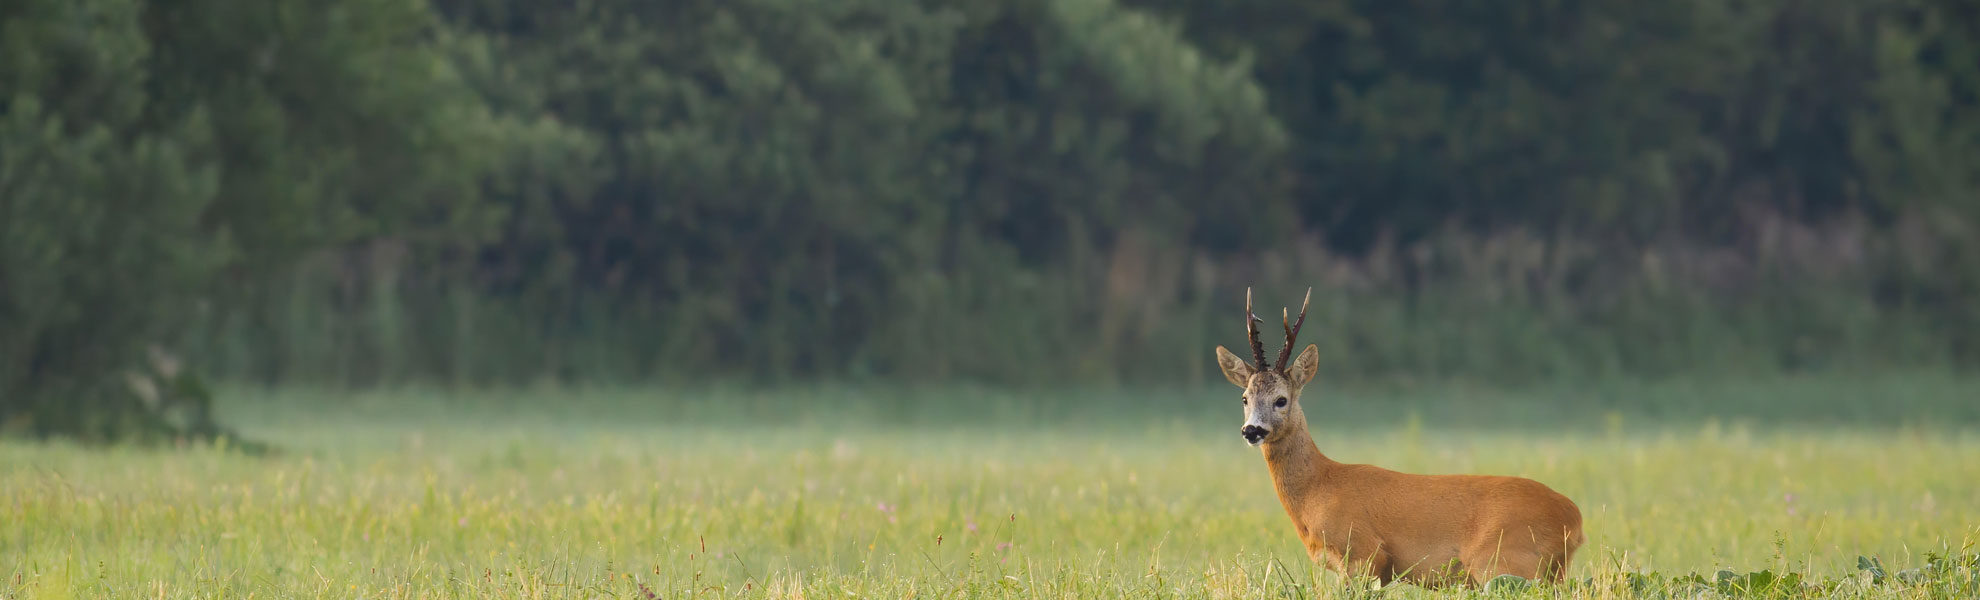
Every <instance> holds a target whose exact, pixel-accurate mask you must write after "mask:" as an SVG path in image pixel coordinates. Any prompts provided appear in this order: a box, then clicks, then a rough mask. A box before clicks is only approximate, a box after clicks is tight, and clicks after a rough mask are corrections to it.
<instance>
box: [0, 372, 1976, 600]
mask: <svg viewBox="0 0 1980 600" xmlns="http://www.w3.org/2000/svg"><path fill="white" fill-rule="evenodd" d="M1975 391H1976V387H1975V386H1974V385H1973V384H1972V383H1971V382H1969V381H1966V380H1962V379H1960V378H1957V377H1951V376H1943V375H1942V376H1918V377H1912V376H1895V375H1893V376H1888V377H1874V378H1856V377H1850V378H1843V377H1827V378H1822V377H1818V378H1809V379H1772V380H1766V381H1725V382H1680V383H1666V384H1625V383H1614V384H1605V385H1604V386H1600V387H1589V386H1581V387H1574V388H1569V387H1559V388H1543V389H1536V390H1526V391H1521V392H1510V391H1502V390H1501V391H1493V390H1477V389H1470V388H1465V387H1462V386H1434V387H1428V388H1413V389H1386V390H1375V389H1365V390H1349V391H1340V392H1332V393H1328V392H1317V393H1325V394H1326V395H1325V396H1314V397H1309V398H1308V399H1307V400H1306V402H1307V403H1308V412H1309V414H1310V415H1312V417H1313V428H1314V429H1315V432H1316V436H1317V437H1318V440H1317V441H1318V443H1319V444H1320V446H1321V449H1322V450H1323V451H1325V452H1327V453H1329V454H1330V455H1331V456H1332V457H1334V458H1336V459H1339V460H1345V461H1353V462H1371V463H1376V464H1381V465H1384V466H1388V467H1391V468H1396V469H1400V470H1406V471H1414V472H1488V473H1503V474H1516V475H1524V476H1528V477H1533V478H1536V479H1539V480H1540V481H1542V482H1545V483H1547V484H1549V485H1551V486H1553V487H1555V488H1556V489H1558V490H1560V491H1562V492H1564V493H1566V494H1567V495H1568V496H1570V497H1571V498H1573V499H1574V500H1575V501H1576V502H1577V503H1579V504H1580V506H1581V508H1582V511H1583V513H1584V515H1585V518H1586V520H1587V523H1588V535H1589V538H1590V541H1589V544H1588V546H1587V547H1586V549H1585V550H1584V551H1583V553H1582V554H1581V555H1580V556H1578V558H1577V561H1576V563H1575V564H1574V566H1573V569H1572V571H1571V573H1570V577H1571V579H1572V580H1574V582H1575V583H1574V584H1572V585H1570V586H1567V587H1565V588H1551V587H1546V586H1542V587H1536V588H1533V589H1530V590H1527V591H1526V592H1524V593H1525V594H1526V595H1529V596H1536V597H1634V596H1650V597H1654V596H1657V595H1659V594H1667V595H1669V596H1671V597H1698V596H1699V594H1701V593H1708V594H1712V593H1723V594H1729V595H1755V594H1754V593H1749V590H1745V589H1744V588H1741V587H1738V586H1739V584H1741V583H1743V582H1744V583H1752V582H1756V581H1759V580H1760V579H1764V578H1766V577H1777V578H1778V577H1782V576H1787V574H1793V575H1795V576H1800V577H1803V578H1805V579H1806V581H1807V582H1809V585H1808V586H1806V587H1803V586H1799V585H1797V586H1791V589H1792V590H1793V592H1792V593H1789V594H1787V595H1789V596H1795V597H1823V598H1827V597H1843V598H1857V597H1863V598H1871V597H1877V598H1882V597H1892V598H1926V597H1973V596H1974V595H1975V594H1980V582H1976V579H1975V578H1976V577H1980V575H1976V573H1980V569H1976V567H1980V565H1972V564H1968V565H1963V566H1962V565H1956V564H1954V562H1956V561H1957V560H1958V559H1960V557H1972V556H1977V555H1980V554H1976V552H1975V550H1976V549H1971V548H1967V545H1968V544H1970V543H1973V542H1980V430H1977V429H1976V427H1975V425H1976V423H1980V415H1976V414H1975V411H1976V410H1980V409H1975V408H1974V407H1973V402H1972V400H1971V399H1972V398H1975V397H1980V394H1975ZM227 398H228V399H229V402H230V404H231V406H230V409H231V410H230V411H229V413H228V414H231V415H234V416H235V418H234V419H233V420H234V421H235V422H236V423H237V424H238V425H240V426H241V427H242V429H244V430H245V431H246V432H247V433H249V434H251V435H254V436H258V437H261V438H263V439H266V440H269V441H273V442H275V443H277V444H279V445H280V446H282V447H283V448H284V452H282V453H281V454H279V455H276V456H271V457H263V458H253V457H246V456H242V455H239V454H238V453H231V452H225V451H221V450H215V449H211V448H185V449H167V450H146V449H139V448H124V447H119V448H107V449H106V448H79V447H75V446H71V445H67V444H63V443H54V444H45V445H35V444H28V443H24V442H18V441H15V442H6V443H0V577H4V580H0V597H4V598H16V597H23V598H67V597H120V598H121V597H147V598H150V597H168V598H170V597H227V598H248V597H253V598H279V597H310V598H315V597H332V598H380V597H384V598H397V597H441V598H469V597H472V598H533V597H593V598H645V597H655V598H733V597H742V598H800V597H802V598H979V597H981V598H1114V597H1149V598H1280V597H1285V598H1309V597H1320V598H1326V597H1347V596H1352V595H1357V593H1356V592H1355V588H1351V587H1349V586H1348V585H1346V583H1345V582H1342V581H1341V580H1339V579H1338V578H1337V577H1335V576H1334V575H1332V574H1331V573H1327V572H1324V571H1321V570H1319V569H1316V568H1315V567H1313V566H1312V565H1311V564H1310V563H1309V562H1308V561H1307V560H1306V558H1305V556H1304V554H1303V551H1302V550H1301V548H1300V546H1299V544H1298V542H1297V540H1296V539H1295V537H1294V535H1293V533H1292V531H1291V528H1290V526H1289V524H1288V522H1287V520H1286V517H1285V515H1284V513H1283V512H1282V511H1281V509H1280V508H1279V506H1278V504H1277V500H1276V499H1275V498H1274V497H1273V496H1272V493H1271V490H1270V487H1269V484H1268V480H1267V478H1266V473H1265V468H1264V465H1263V463H1262V460H1261V459H1260V457H1259V456H1258V454H1257V451H1256V450H1254V449H1251V448H1248V447H1246V446H1244V445H1243V444H1242V443H1241V442H1240V441H1239V440H1238V437H1237V435H1236V428H1237V425H1238V423H1239V419H1240V409H1239V408H1238V406H1237V402H1236V395H1235V394H1234V393H1232V391H1231V390H1227V389H1222V388H1211V389H1202V390H1188V391H1162V392H1139V393H1138V392H1133V391H1126V390H1057V391H1046V392H1039V393H1036V394H1015V393H996V392H989V391H983V390H972V389H966V388H949V389H879V388H858V387H849V386H837V387H820V388H814V389H782V390H756V391H751V390H742V389H702V390H696V391H693V392H690V391H686V390H662V389H646V390H550V389H542V390H527V391H510V392H485V393H442V392H430V391H424V392H423V391H400V392H382V393H363V394H336V393H329V392H321V391H317V392H311V391H297V390H278V391H265V390H255V389H235V390H231V391H230V393H228V394H227ZM1323 415H1324V417H1323ZM1928 553H1933V554H1936V555H1944V556H1950V557H1953V558H1954V559H1955V561H1954V562H1941V563H1939V564H1940V565H1942V567H1941V568H1936V569H1932V568H1927V565H1928V562H1929V557H1928ZM1859 557H1868V558H1871V559H1874V560H1875V561H1876V565H1875V566H1876V569H1873V570H1880V572H1882V573H1884V575H1885V576H1884V577H1882V578H1878V577H1877V576H1876V575H1875V574H1873V573H1872V572H1871V570H1859V569H1858V560H1859ZM1945 565H1951V566H1945ZM1908 569H1921V570H1919V571H1908ZM1721 570H1726V571H1728V572H1726V573H1720V571H1721ZM1762 571H1764V572H1765V573H1766V574H1767V575H1758V576H1756V575H1751V574H1753V573H1756V572H1762ZM1648 573H1658V574H1661V575H1660V576H1659V578H1656V579H1647V578H1645V577H1644V576H1643V575H1641V574H1648ZM1900 573H1902V574H1903V575H1902V576H1900ZM1632 574H1638V575H1632ZM1682 574H1697V575H1698V576H1699V577H1698V579H1696V580H1687V581H1684V582H1676V581H1674V580H1675V579H1676V578H1677V577H1678V576H1681V575H1682ZM1872 579H1878V581H1876V582H1873V581H1872ZM1722 582H1723V583H1722ZM1779 589H1781V590H1788V589H1790V588H1789V587H1782V588H1779ZM1704 590H1713V591H1711V592H1705V591H1704ZM1638 592H1642V593H1638ZM1476 593H1478V592H1475V591H1451V592H1441V593H1434V594H1433V593H1428V592H1425V591H1423V590H1419V589H1416V588H1413V587H1406V586H1405V587H1397V588H1391V589H1389V590H1384V591H1383V592H1382V595H1383V596H1384V597H1460V596H1466V595H1471V594H1476ZM1492 595H1495V596H1499V595H1505V594H1500V593H1497V592H1494V593H1493V594H1492ZM1762 595H1764V594H1762Z"/></svg>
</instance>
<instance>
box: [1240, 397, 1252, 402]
mask: <svg viewBox="0 0 1980 600" xmlns="http://www.w3.org/2000/svg"><path fill="white" fill-rule="evenodd" d="M1238 404H1251V399H1250V398H1246V397H1244V396H1238Z"/></svg>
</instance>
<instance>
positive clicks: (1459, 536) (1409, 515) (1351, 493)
mask: <svg viewBox="0 0 1980 600" xmlns="http://www.w3.org/2000/svg"><path fill="white" fill-rule="evenodd" d="M1312 301H1313V289H1312V288H1310V287H1309V288H1307V290H1306V299H1305V300H1304V301H1302V302H1301V304H1300V307H1299V320H1298V321H1297V322H1294V321H1291V320H1290V319H1288V318H1287V311H1285V309H1281V311H1280V317H1279V318H1280V321H1281V323H1282V324H1283V325H1284V327H1285V333H1286V346H1285V348H1284V349H1281V350H1280V351H1279V356H1278V363H1277V364H1276V365H1274V364H1273V363H1268V362H1265V346H1264V345H1263V344H1262V343H1260V342H1259V340H1258V324H1259V323H1261V322H1263V320H1262V319H1259V318H1258V315H1257V314H1256V313H1254V312H1252V309H1251V289H1250V288H1246V289H1245V292H1244V312H1245V331H1246V335H1248V336H1249V337H1250V341H1251V356H1252V361H1253V362H1246V361H1245V360H1244V359H1242V358H1239V357H1238V356H1237V355H1235V354H1232V353H1231V351H1230V350H1228V349H1226V348H1224V347H1223V346H1221V345H1220V346H1217V364H1218V366H1219V367H1221V368H1222V369H1223V371H1224V378H1225V379H1228V380H1230V382H1231V383H1232V384H1233V385H1236V386H1238V387H1239V388H1241V389H1243V390H1244V394H1243V396H1242V397H1241V398H1240V399H1239V401H1240V402H1242V403H1243V404H1244V425H1243V427H1241V428H1239V430H1238V433H1239V434H1240V435H1242V436H1243V437H1244V440H1245V442H1246V443H1248V444H1250V445H1251V446H1253V447H1256V448H1259V451H1260V453H1261V454H1263V455H1264V457H1265V466H1266V468H1267V470H1268V471H1269V472H1270V473H1271V478H1272V487H1273V489H1274V491H1276V492H1277V493H1278V496H1279V503H1280V505H1282V506H1283V507H1284V508H1285V511H1286V515H1287V516H1289V517H1291V518H1292V524H1293V531H1294V532H1295V533H1297V534H1298V535H1299V540H1300V542H1301V543H1302V544H1304V545H1305V546H1306V552H1307V557H1308V559H1310V560H1312V561H1313V562H1315V563H1322V566H1323V567H1324V568H1328V569H1331V570H1333V571H1335V572H1338V573H1341V574H1343V575H1345V576H1347V577H1349V578H1350V579H1360V580H1363V581H1365V580H1366V579H1365V578H1366V577H1373V578H1375V580H1377V581H1378V582H1379V584H1380V586H1381V587H1386V586H1388V585H1390V584H1391V583H1394V582H1397V581H1401V582H1404V583H1412V584H1416V585H1418V586H1421V587H1424V588H1441V587H1453V586H1464V587H1468V586H1470V585H1472V584H1477V585H1484V584H1486V583H1487V582H1489V581H1491V580H1492V579H1493V578H1495V577H1499V576H1503V575H1517V576H1519V577H1520V578H1523V579H1525V580H1526V581H1531V582H1553V583H1559V582H1562V581H1564V580H1565V578H1566V576H1567V568H1568V562H1569V561H1570V560H1572V559H1573V557H1574V552H1575V550H1576V549H1578V548H1580V547H1581V545H1582V544H1583V543H1584V542H1586V541H1587V537H1586V536H1584V535H1583V533H1582V527H1581V509H1580V507H1578V506H1576V505H1575V503H1574V501H1572V500H1569V499H1568V498H1567V496H1565V495H1562V494H1561V493H1559V492H1556V491H1554V490H1553V489H1552V488H1549V487H1547V486H1546V485H1545V484H1542V483H1540V482H1538V481H1534V480H1532V479H1528V478H1524V477H1513V476H1504V475H1456V474H1452V475H1442V474H1440V475H1426V474H1413V473H1402V472H1397V471H1392V470H1389V469H1385V468H1382V467H1377V466H1373V465H1364V464H1348V463H1341V462H1336V461H1334V460H1332V459H1329V458H1327V456H1326V455H1325V454H1321V453H1320V448H1319V446H1318V445H1316V444H1315V443H1314V441H1313V435H1312V434H1311V433H1310V432H1309V431H1308V429H1307V423H1306V413H1305V411H1303V410H1302V409H1301V407H1300V396H1301V392H1303V391H1304V390H1305V388H1306V386H1307V384H1309V383H1311V382H1312V381H1313V377H1314V375H1315V374H1316V373H1317V372H1318V371H1319V367H1320V365H1319V362H1320V348H1319V347H1318V346H1317V345H1314V344H1307V346H1306V348H1305V349H1304V350H1302V351H1300V353H1299V358H1298V359H1296V360H1293V361H1292V362H1291V363H1290V364H1288V363H1287V360H1286V359H1288V358H1290V357H1291V355H1292V349H1293V346H1294V344H1295V342H1296V341H1297V339H1298V337H1299V329H1300V327H1301V326H1303V325H1305V324H1306V309H1307V306H1308V305H1310V304H1311V302H1312Z"/></svg>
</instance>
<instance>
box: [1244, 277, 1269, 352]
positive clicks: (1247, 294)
mask: <svg viewBox="0 0 1980 600" xmlns="http://www.w3.org/2000/svg"><path fill="white" fill-rule="evenodd" d="M1263 322H1265V320H1264V319H1260V318H1258V313H1254V312H1251V288H1244V331H1245V334H1246V335H1249V336H1250V337H1251V358H1252V360H1254V361H1257V362H1258V370H1260V371H1263V370H1265V369H1269V368H1272V365H1271V364H1270V363H1267V362H1265V344H1264V343H1263V342H1260V341H1258V324H1259V323H1263Z"/></svg>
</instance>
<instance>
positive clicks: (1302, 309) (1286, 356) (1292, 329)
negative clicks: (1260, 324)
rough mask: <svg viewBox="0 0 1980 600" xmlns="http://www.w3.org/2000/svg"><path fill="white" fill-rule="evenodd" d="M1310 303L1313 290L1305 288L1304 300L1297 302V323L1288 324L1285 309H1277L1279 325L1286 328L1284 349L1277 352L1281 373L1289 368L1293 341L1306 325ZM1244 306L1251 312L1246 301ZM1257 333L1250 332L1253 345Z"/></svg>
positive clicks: (1255, 342) (1254, 331)
mask: <svg viewBox="0 0 1980 600" xmlns="http://www.w3.org/2000/svg"><path fill="white" fill-rule="evenodd" d="M1247 295H1248V294H1247ZM1311 303H1313V288H1310V287H1309V288H1306V299H1305V300H1301V301H1300V302H1299V321H1298V322H1288V320H1287V319H1286V309H1283V308H1281V309H1279V324H1280V325H1284V326H1285V328H1286V347H1285V348H1281V349H1280V350H1279V370H1280V371H1282V372H1283V371H1285V370H1286V367H1288V366H1291V362H1290V361H1291V360H1292V352H1293V341H1295V340H1297V339H1299V328H1300V326H1302V325H1305V324H1306V306H1307V305H1308V304H1311ZM1245 304H1246V306H1245V310H1251V307H1250V306H1249V305H1250V304H1251V303H1250V302H1248V301H1247V302H1246V303H1245ZM1253 318H1257V317H1253ZM1257 331H1258V330H1256V329H1253V330H1252V332H1253V333H1254V337H1253V338H1252V343H1253V344H1257V343H1258V342H1257V338H1256V337H1255V334H1256V332H1257Z"/></svg>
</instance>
